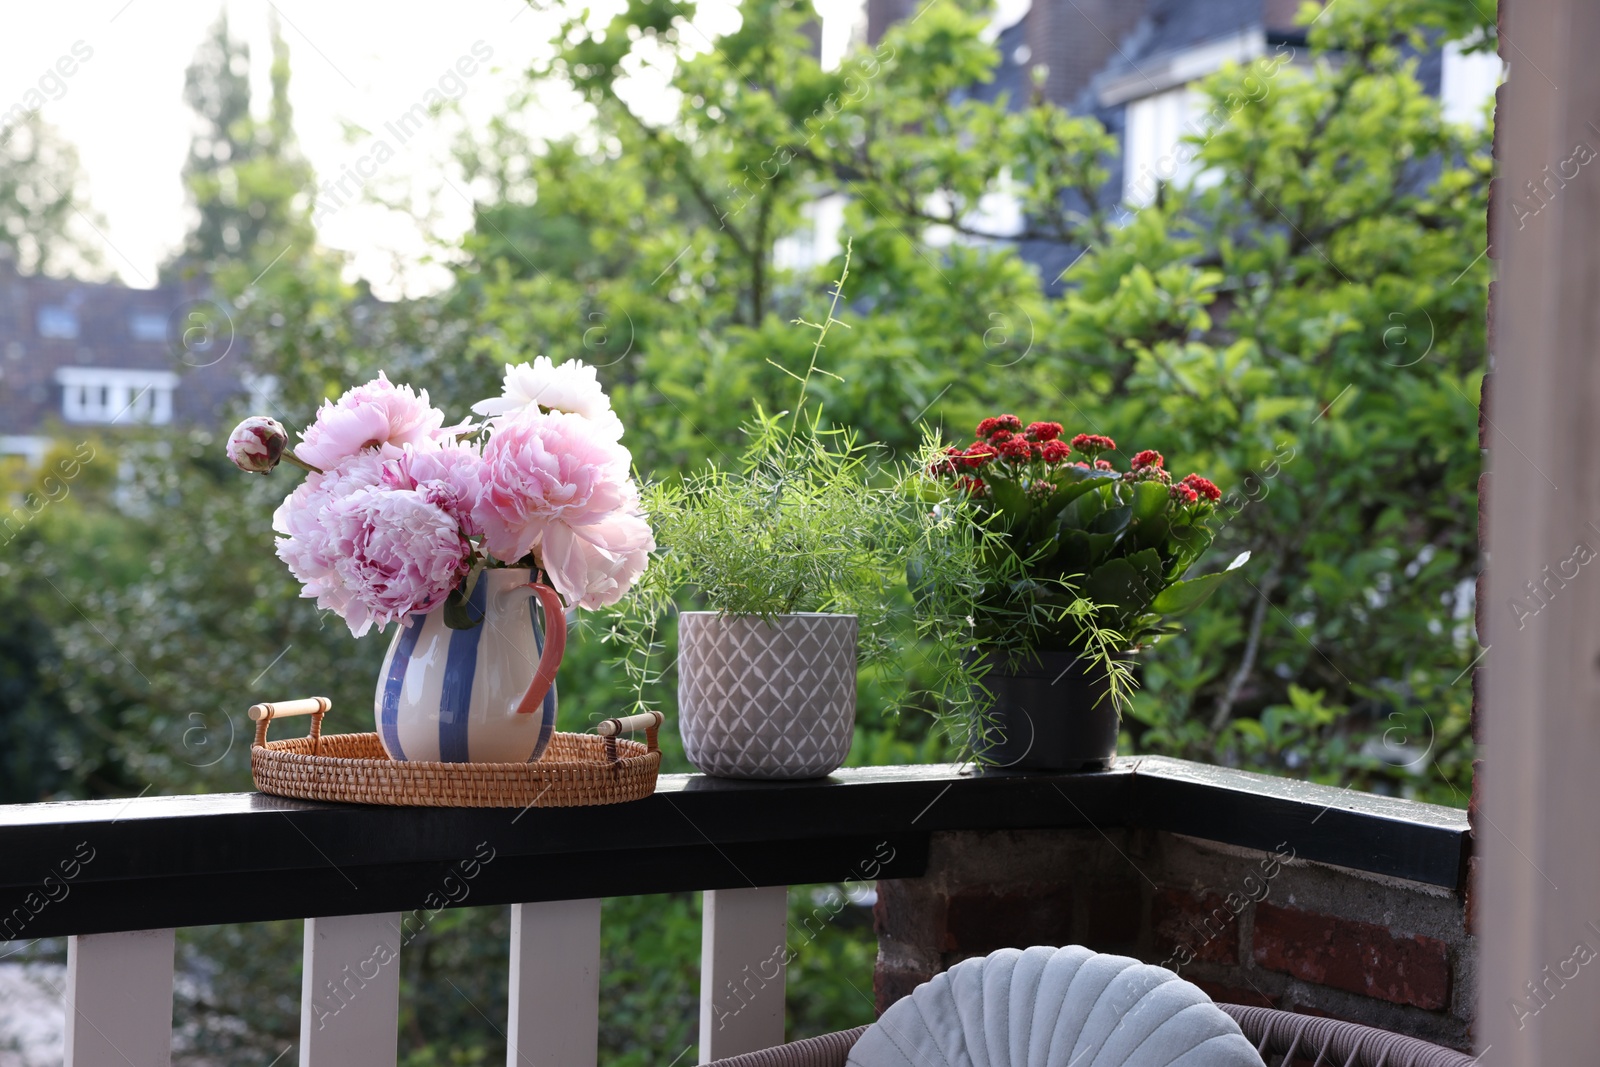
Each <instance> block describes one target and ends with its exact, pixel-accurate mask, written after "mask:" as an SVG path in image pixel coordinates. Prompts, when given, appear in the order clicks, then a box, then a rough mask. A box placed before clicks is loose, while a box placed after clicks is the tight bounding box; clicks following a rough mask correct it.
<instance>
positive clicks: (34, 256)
mask: <svg viewBox="0 0 1600 1067" xmlns="http://www.w3.org/2000/svg"><path fill="white" fill-rule="evenodd" d="M7 117H9V114H8V116H7ZM87 210H88V205H87V200H86V197H85V195H84V190H83V176H82V174H81V172H80V170H79V167H78V151H77V149H75V148H74V147H73V146H72V145H71V144H70V143H69V142H67V141H66V140H65V139H63V138H62V136H61V134H60V133H59V132H58V131H57V130H56V128H55V127H53V126H51V125H50V124H49V123H47V122H45V121H44V119H42V118H40V116H39V113H38V112H37V111H34V112H30V113H29V114H28V115H27V116H26V117H24V118H22V119H21V120H20V121H18V122H16V123H15V124H13V125H9V126H6V125H0V259H3V258H8V259H10V260H11V261H12V265H13V266H14V267H15V268H16V269H17V270H19V271H21V272H22V273H24V274H52V275H60V274H65V273H68V272H76V273H78V274H86V273H93V272H96V271H97V270H98V269H99V268H100V267H101V266H102V265H103V257H102V256H101V255H100V250H99V245H97V244H96V243H94V242H93V241H92V240H89V239H86V235H85V232H84V229H85V227H84V226H83V222H84V220H85V219H87V218H89V216H88V215H86V214H85V212H86V211H87Z"/></svg>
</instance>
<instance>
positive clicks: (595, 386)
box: [472, 356, 622, 441]
mask: <svg viewBox="0 0 1600 1067" xmlns="http://www.w3.org/2000/svg"><path fill="white" fill-rule="evenodd" d="M534 406H537V407H538V408H540V409H542V410H544V411H564V412H567V413H568V414H572V415H581V416H583V417H584V418H586V419H588V420H589V421H590V422H592V423H594V427H595V429H596V430H597V431H598V432H599V433H600V434H602V435H603V436H604V437H606V439H607V440H611V441H620V440H622V420H621V419H619V418H617V416H616V413H615V412H613V411H612V410H611V398H610V397H608V396H606V391H605V390H604V389H603V388H601V386H600V381H599V379H598V378H597V377H596V376H595V370H594V368H593V367H591V366H589V365H588V364H586V363H584V362H583V361H582V360H576V359H573V360H568V361H567V362H565V363H562V364H560V365H559V366H558V365H556V364H554V363H551V362H550V360H549V358H548V357H546V356H538V357H536V358H535V359H534V361H533V363H532V364H531V365H530V364H527V363H518V364H516V365H514V366H513V365H512V364H510V363H507V364H506V377H505V385H504V387H503V392H502V394H501V395H500V396H497V397H493V398H491V399H489V400H480V401H478V403H476V404H474V405H472V410H473V411H474V412H475V413H476V414H479V415H488V416H493V417H495V419H496V421H498V420H499V419H500V418H504V417H505V416H508V415H514V414H516V413H517V412H519V411H522V410H524V409H526V408H529V407H534Z"/></svg>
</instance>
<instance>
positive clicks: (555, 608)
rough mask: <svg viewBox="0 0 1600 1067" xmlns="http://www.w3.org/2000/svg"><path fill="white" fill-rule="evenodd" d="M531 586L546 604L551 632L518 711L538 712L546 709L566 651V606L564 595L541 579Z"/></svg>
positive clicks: (546, 618)
mask: <svg viewBox="0 0 1600 1067" xmlns="http://www.w3.org/2000/svg"><path fill="white" fill-rule="evenodd" d="M531 586H532V589H533V592H534V595H535V596H537V597H538V598H539V604H540V605H541V606H542V607H543V608H544V622H545V627H546V629H547V631H548V632H547V633H546V634H545V635H544V653H543V654H542V655H541V656H540V657H539V668H538V670H536V671H534V672H533V681H531V682H529V683H528V691H527V692H526V693H524V694H523V695H522V703H520V704H518V705H517V714H518V715H536V714H539V712H540V711H542V710H543V708H544V698H545V694H546V693H548V692H550V687H551V686H552V685H555V683H556V670H557V669H558V668H559V667H560V666H561V657H562V656H564V655H566V653H567V609H566V608H565V607H564V606H563V605H562V603H561V597H559V596H557V595H556V591H555V590H554V589H551V588H550V587H549V586H548V585H545V584H543V583H542V582H533V583H531Z"/></svg>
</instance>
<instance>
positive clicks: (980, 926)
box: [944, 884, 1072, 956]
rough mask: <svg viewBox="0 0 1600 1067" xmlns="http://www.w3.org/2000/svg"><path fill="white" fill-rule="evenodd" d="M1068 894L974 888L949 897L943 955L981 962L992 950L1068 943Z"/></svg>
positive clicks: (1033, 888)
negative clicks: (979, 960)
mask: <svg viewBox="0 0 1600 1067" xmlns="http://www.w3.org/2000/svg"><path fill="white" fill-rule="evenodd" d="M1071 905H1072V896H1071V890H1070V889H1068V888H1067V887H1066V886H1061V885H1014V884H1013V885H1006V886H974V887H970V888H967V889H962V890H960V891H958V892H956V893H954V894H952V895H951V897H950V900H949V903H948V904H947V905H946V909H947V910H946V913H945V943H944V948H945V950H946V951H949V952H959V953H961V954H963V955H969V956H982V955H987V954H988V953H990V952H993V951H994V950H995V949H998V948H1027V947H1028V946H1029V945H1068V944H1071V943H1072V906H1071Z"/></svg>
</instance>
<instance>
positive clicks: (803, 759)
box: [678, 611, 856, 778]
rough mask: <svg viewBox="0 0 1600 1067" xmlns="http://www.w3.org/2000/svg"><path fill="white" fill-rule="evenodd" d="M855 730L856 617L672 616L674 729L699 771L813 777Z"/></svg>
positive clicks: (845, 749) (841, 753)
mask: <svg viewBox="0 0 1600 1067" xmlns="http://www.w3.org/2000/svg"><path fill="white" fill-rule="evenodd" d="M855 724H856V617H855V616H854V615H829V614H820V613H815V612H805V613H799V614H794V615H775V616H773V618H772V621H771V623H767V622H763V621H762V620H761V619H760V618H758V617H756V616H753V615H722V614H720V613H718V612H714V611H686V612H684V613H683V614H682V615H681V616H679V619H678V729H679V730H680V731H681V732H682V734H683V750H684V754H685V755H687V756H688V757H689V762H690V763H693V764H694V765H695V766H696V767H698V768H700V769H701V770H702V771H704V772H705V773H706V774H715V775H720V776H721V777H724V778H820V777H821V776H822V775H825V774H828V773H829V772H831V771H833V770H835V769H836V768H837V767H838V766H839V765H840V764H841V763H843V762H844V758H845V756H846V755H847V754H848V753H849V751H850V740H851V737H852V736H853V734H854V731H855Z"/></svg>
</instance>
